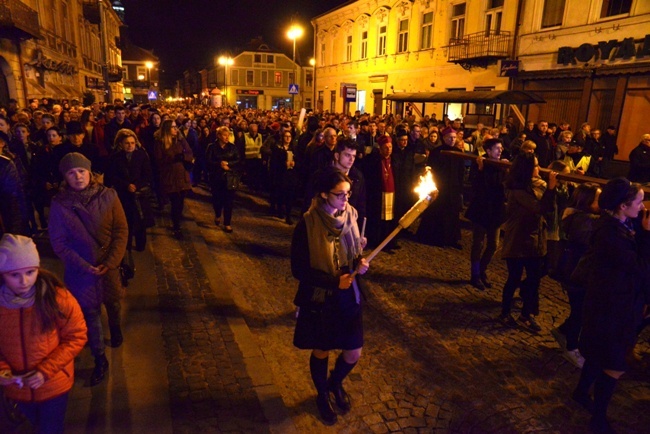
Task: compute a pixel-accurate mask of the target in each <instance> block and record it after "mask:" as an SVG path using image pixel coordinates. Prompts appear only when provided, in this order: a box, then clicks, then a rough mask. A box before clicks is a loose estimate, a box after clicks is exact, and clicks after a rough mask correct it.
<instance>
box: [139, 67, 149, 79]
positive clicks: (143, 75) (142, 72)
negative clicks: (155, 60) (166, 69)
mask: <svg viewBox="0 0 650 434" xmlns="http://www.w3.org/2000/svg"><path fill="white" fill-rule="evenodd" d="M136 77H137V78H138V80H146V79H147V68H145V67H142V66H138V67H137V74H136Z"/></svg>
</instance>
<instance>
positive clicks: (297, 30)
mask: <svg viewBox="0 0 650 434" xmlns="http://www.w3.org/2000/svg"><path fill="white" fill-rule="evenodd" d="M304 32H305V31H304V30H303V28H302V27H300V26H299V25H297V24H294V25H292V26H291V27H289V30H288V31H287V37H288V38H289V39H291V40H292V41H293V81H294V83H295V82H296V78H297V75H298V74H297V70H296V39H299V38H302V35H303V33H304ZM294 83H289V84H294ZM295 96H296V95H295V94H293V93H292V94H291V110H295V109H296V108H295V106H294V101H295Z"/></svg>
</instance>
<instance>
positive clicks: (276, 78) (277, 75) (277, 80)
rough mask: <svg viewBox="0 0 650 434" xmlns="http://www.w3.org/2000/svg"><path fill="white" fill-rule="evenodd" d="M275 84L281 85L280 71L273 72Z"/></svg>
mask: <svg viewBox="0 0 650 434" xmlns="http://www.w3.org/2000/svg"><path fill="white" fill-rule="evenodd" d="M274 83H275V85H276V86H282V73H281V72H276V73H275V81H274Z"/></svg>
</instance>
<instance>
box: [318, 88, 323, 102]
mask: <svg viewBox="0 0 650 434" xmlns="http://www.w3.org/2000/svg"><path fill="white" fill-rule="evenodd" d="M318 102H319V105H321V106H322V105H323V91H322V90H319V91H318Z"/></svg>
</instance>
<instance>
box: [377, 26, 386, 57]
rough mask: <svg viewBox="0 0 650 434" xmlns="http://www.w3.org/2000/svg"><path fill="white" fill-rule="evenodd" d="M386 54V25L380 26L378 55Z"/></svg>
mask: <svg viewBox="0 0 650 434" xmlns="http://www.w3.org/2000/svg"><path fill="white" fill-rule="evenodd" d="M385 55H386V26H380V27H379V38H377V56H385Z"/></svg>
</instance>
